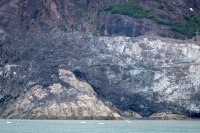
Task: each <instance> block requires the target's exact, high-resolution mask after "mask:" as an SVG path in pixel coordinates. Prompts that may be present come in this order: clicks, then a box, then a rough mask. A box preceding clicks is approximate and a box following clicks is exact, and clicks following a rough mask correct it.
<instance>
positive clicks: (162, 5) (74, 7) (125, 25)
mask: <svg viewBox="0 0 200 133" xmlns="http://www.w3.org/2000/svg"><path fill="white" fill-rule="evenodd" d="M124 3H129V4H130V3H135V4H136V5H137V6H139V7H141V8H142V10H145V11H149V12H151V13H150V17H147V16H148V15H145V14H143V15H145V16H143V17H141V18H139V19H138V17H134V16H133V15H132V13H135V12H137V11H139V13H140V15H142V14H141V13H142V12H143V11H140V10H141V9H140V8H137V7H136V8H135V7H131V10H133V12H132V13H131V12H130V8H129V7H130V6H129V5H127V4H126V5H123V4H124ZM112 5H122V6H119V7H117V8H116V10H115V11H114V12H112V11H109V10H106V8H107V7H110V6H112ZM116 11H117V12H116ZM199 12H200V1H199V0H142V1H141V0H74V1H71V0H34V1H33V0H1V2H0V25H1V26H3V27H4V28H6V30H8V31H11V32H13V31H31V32H38V31H46V32H50V31H51V32H55V30H61V31H65V32H72V31H81V32H84V33H91V34H94V35H109V36H112V35H125V36H129V37H132V36H140V35H144V34H154V35H159V36H163V37H170V38H182V39H186V38H192V37H193V36H195V32H196V31H197V30H198V29H199V27H200V14H199ZM191 16H192V17H191ZM155 17H156V18H157V20H159V21H155ZM153 18H154V19H153ZM160 20H163V21H160ZM171 22H173V23H171ZM186 27H187V28H186ZM186 31H187V32H186Z"/></svg>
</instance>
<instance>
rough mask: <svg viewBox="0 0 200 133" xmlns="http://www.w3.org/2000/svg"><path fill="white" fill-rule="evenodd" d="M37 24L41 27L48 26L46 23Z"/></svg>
mask: <svg viewBox="0 0 200 133" xmlns="http://www.w3.org/2000/svg"><path fill="white" fill-rule="evenodd" d="M39 24H40V25H41V26H44V27H45V26H48V24H47V23H45V22H39Z"/></svg>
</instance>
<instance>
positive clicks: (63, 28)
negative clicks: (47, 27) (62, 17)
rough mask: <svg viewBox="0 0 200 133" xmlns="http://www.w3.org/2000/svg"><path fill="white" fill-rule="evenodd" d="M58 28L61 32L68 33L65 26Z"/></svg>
mask: <svg viewBox="0 0 200 133" xmlns="http://www.w3.org/2000/svg"><path fill="white" fill-rule="evenodd" d="M58 28H59V29H60V30H61V31H64V32H67V28H66V27H65V26H64V25H59V26H58Z"/></svg>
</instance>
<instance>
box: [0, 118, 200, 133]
mask: <svg viewBox="0 0 200 133" xmlns="http://www.w3.org/2000/svg"><path fill="white" fill-rule="evenodd" d="M0 133H200V121H194V120H191V121H171V120H166V121H164V120H131V121H129V120H122V121H80V120H72V121H70V120H69V121H68V120H67V121H65V120H0Z"/></svg>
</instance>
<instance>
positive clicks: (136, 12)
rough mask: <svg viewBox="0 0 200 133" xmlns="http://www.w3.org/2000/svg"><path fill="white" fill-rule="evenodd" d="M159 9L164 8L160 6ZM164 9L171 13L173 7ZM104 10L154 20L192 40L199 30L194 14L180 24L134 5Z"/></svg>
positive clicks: (197, 20)
mask: <svg viewBox="0 0 200 133" xmlns="http://www.w3.org/2000/svg"><path fill="white" fill-rule="evenodd" d="M160 8H164V7H163V6H161V7H160ZM166 8H167V9H168V11H173V7H171V6H170V5H168V6H167V7H166ZM105 10H106V11H110V12H111V13H112V14H122V15H128V16H130V17H133V18H136V19H141V18H147V19H151V20H154V21H156V22H157V23H159V24H164V25H169V26H171V28H172V30H173V31H175V32H178V33H181V34H183V35H185V36H187V37H188V38H192V37H193V36H194V35H195V32H196V31H197V30H198V29H200V18H199V17H197V16H196V15H194V14H191V15H189V16H187V17H186V18H185V20H186V23H180V22H171V21H169V20H165V19H162V18H160V17H159V16H158V15H156V14H155V13H153V12H151V11H148V10H144V9H143V8H142V7H140V6H139V5H137V4H135V3H125V4H119V5H111V6H109V7H107V8H106V9H105Z"/></svg>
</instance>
